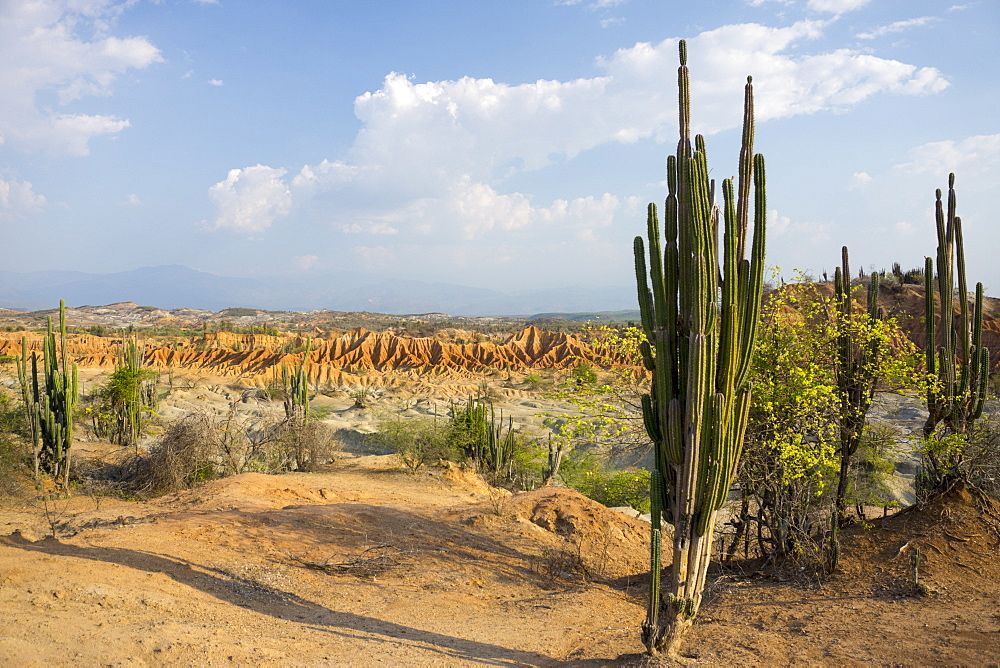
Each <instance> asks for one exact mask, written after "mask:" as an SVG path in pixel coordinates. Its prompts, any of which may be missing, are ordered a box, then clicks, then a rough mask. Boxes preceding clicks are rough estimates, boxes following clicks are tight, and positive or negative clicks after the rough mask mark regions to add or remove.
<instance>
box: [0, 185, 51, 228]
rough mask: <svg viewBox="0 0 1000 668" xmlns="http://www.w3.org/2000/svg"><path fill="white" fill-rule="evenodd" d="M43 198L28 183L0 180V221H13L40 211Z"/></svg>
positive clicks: (43, 203) (43, 202)
mask: <svg viewBox="0 0 1000 668" xmlns="http://www.w3.org/2000/svg"><path fill="white" fill-rule="evenodd" d="M44 207H45V198H44V197H43V196H41V195H37V194H35V191H34V188H33V187H32V185H31V183H30V182H28V181H15V180H10V181H5V180H3V179H0V221H13V220H17V219H20V218H23V217H25V216H28V215H31V214H33V213H37V212H39V211H41V210H42V209H43V208H44Z"/></svg>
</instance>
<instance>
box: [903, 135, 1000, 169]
mask: <svg viewBox="0 0 1000 668" xmlns="http://www.w3.org/2000/svg"><path fill="white" fill-rule="evenodd" d="M909 159H910V160H909V162H905V163H901V164H899V165H896V168H897V169H900V170H903V171H905V172H909V173H912V174H939V173H947V172H961V174H962V177H963V179H965V178H971V179H973V180H978V179H980V178H985V177H987V176H988V175H990V174H995V173H996V172H997V170H998V169H1000V134H995V135H976V136H974V137H966V138H965V139H960V140H957V141H956V140H953V139H947V140H944V141H936V142H930V143H927V144H923V145H921V146H918V147H916V148H914V149H912V150H910V152H909Z"/></svg>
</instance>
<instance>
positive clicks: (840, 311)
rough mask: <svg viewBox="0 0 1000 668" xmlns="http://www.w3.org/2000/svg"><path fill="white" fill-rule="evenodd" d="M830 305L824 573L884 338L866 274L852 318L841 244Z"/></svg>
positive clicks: (835, 551)
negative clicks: (834, 408)
mask: <svg viewBox="0 0 1000 668" xmlns="http://www.w3.org/2000/svg"><path fill="white" fill-rule="evenodd" d="M833 285H834V305H835V307H836V311H837V323H836V337H837V357H836V367H835V370H836V376H837V394H838V396H839V399H840V416H839V425H838V426H839V431H840V434H839V435H840V453H839V454H840V477H839V478H838V481H837V495H836V498H835V500H834V510H835V512H834V514H833V517H832V519H831V531H830V548H831V549H830V563H829V567H830V570H833V569H835V568H836V567H837V564H838V562H839V560H840V542H839V529H840V524H841V523H842V522H843V520H844V515H845V512H846V509H847V484H848V481H849V477H848V472H849V469H850V465H851V458H852V457H853V456H854V454H855V453H856V452H857V451H858V448H859V447H860V446H861V439H862V437H863V436H864V428H865V420H866V418H867V416H868V409H869V408H871V405H872V400H873V399H874V398H875V386H876V384H877V383H878V381H879V369H880V365H879V361H880V359H881V358H882V356H883V355H884V354H885V352H886V346H885V345H884V344H885V342H884V339H883V338H882V337H881V336H879V332H878V331H875V330H874V329H873V328H874V327H875V326H876V323H878V322H880V321H881V320H882V310H881V309H880V308H879V305H878V289H879V275H878V273H877V272H872V275H871V279H870V282H869V284H868V310H867V314H866V316H864V317H863V318H857V317H855V313H854V307H853V304H852V299H851V269H850V266H849V262H848V255H847V246H844V247H843V248H842V249H841V266H840V267H837V269H836V271H835V272H834V274H833Z"/></svg>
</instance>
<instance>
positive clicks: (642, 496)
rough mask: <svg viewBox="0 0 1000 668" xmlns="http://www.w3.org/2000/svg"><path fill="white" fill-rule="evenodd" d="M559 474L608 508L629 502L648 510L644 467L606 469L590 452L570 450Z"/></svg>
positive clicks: (584, 493) (631, 504)
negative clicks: (572, 451)
mask: <svg viewBox="0 0 1000 668" xmlns="http://www.w3.org/2000/svg"><path fill="white" fill-rule="evenodd" d="M561 471H562V478H563V480H564V481H565V482H566V484H567V485H568V486H569V487H572V488H573V489H575V490H576V491H578V492H580V493H581V494H583V495H584V496H586V497H588V498H591V499H593V500H594V501H597V502H598V503H603V504H604V505H606V506H608V507H609V508H616V507H619V506H629V507H631V508H635V509H636V510H638V511H639V512H640V513H648V512H649V480H650V473H649V471H647V470H646V469H640V468H629V469H624V470H609V469H607V468H605V467H604V466H603V465H602V464H601V463H600V461H599V460H598V458H597V457H596V456H595V455H593V454H592V453H580V452H574V453H571V454H570V456H569V457H568V458H567V459H566V462H565V463H564V464H563V466H562V468H561Z"/></svg>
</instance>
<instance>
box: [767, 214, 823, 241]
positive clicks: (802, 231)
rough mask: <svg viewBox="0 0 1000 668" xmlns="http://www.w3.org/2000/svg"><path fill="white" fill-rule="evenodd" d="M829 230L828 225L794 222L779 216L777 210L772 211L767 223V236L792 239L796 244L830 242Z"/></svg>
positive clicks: (786, 217)
mask: <svg viewBox="0 0 1000 668" xmlns="http://www.w3.org/2000/svg"><path fill="white" fill-rule="evenodd" d="M829 228H830V225H829V224H828V223H811V222H801V221H793V220H792V219H791V218H789V217H788V216H779V215H778V211H777V209H771V212H770V214H769V215H768V221H767V234H768V235H769V236H775V237H790V238H791V239H793V240H794V241H796V242H805V243H809V244H821V243H825V242H827V241H829V240H830V233H829ZM786 243H787V241H786Z"/></svg>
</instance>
